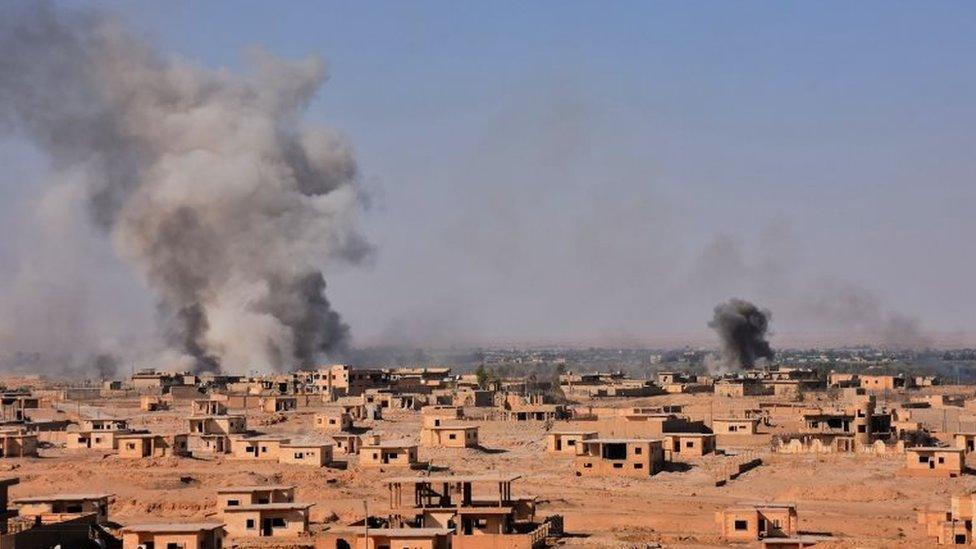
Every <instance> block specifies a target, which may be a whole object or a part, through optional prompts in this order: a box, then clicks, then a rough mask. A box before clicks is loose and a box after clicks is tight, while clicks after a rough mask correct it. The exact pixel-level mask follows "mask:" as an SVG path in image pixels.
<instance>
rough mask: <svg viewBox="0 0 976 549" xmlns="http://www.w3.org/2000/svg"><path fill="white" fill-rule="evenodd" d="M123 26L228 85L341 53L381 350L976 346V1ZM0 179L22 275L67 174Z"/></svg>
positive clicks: (341, 11) (518, 6) (147, 10)
mask: <svg viewBox="0 0 976 549" xmlns="http://www.w3.org/2000/svg"><path fill="white" fill-rule="evenodd" d="M103 5H104V6H106V7H107V8H109V9H112V10H113V11H118V12H119V13H121V14H122V15H123V16H124V17H125V18H128V19H129V20H131V21H132V22H133V23H134V24H135V25H136V26H137V27H138V28H139V29H140V30H141V31H142V32H143V33H144V34H146V35H147V36H149V37H150V39H151V40H153V41H155V42H156V43H157V44H158V45H159V48H160V49H161V50H162V51H164V52H168V53H171V54H172V55H175V56H182V57H185V58H189V59H191V60H194V61H195V62H198V63H201V64H204V65H207V66H222V67H227V68H228V69H229V70H238V69H240V67H241V64H242V57H243V54H244V53H245V52H246V51H247V48H249V47H250V46H253V45H261V46H263V47H264V48H266V49H267V50H269V51H271V52H273V53H276V54H278V55H282V56H285V57H301V56H306V55H310V54H312V55H318V56H322V57H323V58H325V59H326V61H327V65H328V72H329V74H330V81H329V82H328V83H327V84H326V86H325V88H324V89H323V91H322V92H321V93H320V94H319V95H318V96H317V98H316V99H315V101H314V103H313V104H312V105H311V107H310V110H309V116H308V120H309V121H311V122H324V123H327V124H329V125H330V126H332V127H335V128H337V129H339V130H340V131H342V132H343V133H344V134H345V135H346V136H347V137H348V138H349V140H350V141H351V143H352V145H353V146H354V148H355V151H356V156H357V158H358V160H359V163H360V167H361V170H362V174H363V175H362V177H363V184H364V186H365V187H366V188H367V189H368V190H369V192H370V196H371V201H370V206H369V208H368V209H367V211H366V212H365V213H364V215H363V219H362V224H363V226H364V231H365V233H366V234H367V235H368V237H369V238H370V240H371V241H372V242H373V243H374V244H375V246H376V253H375V256H374V257H373V258H372V259H371V261H370V262H369V263H368V264H367V265H366V266H357V267H351V266H345V267H344V266H338V267H337V268H336V270H335V271H334V272H331V273H328V274H329V276H328V283H329V290H328V293H329V296H330V299H332V301H333V303H334V305H335V307H336V309H337V310H339V311H340V312H341V313H342V314H343V316H344V317H345V319H346V320H347V322H348V323H349V324H350V325H351V327H352V331H353V335H354V338H355V341H356V342H357V343H360V344H372V343H387V342H393V343H402V342H406V343H417V344H451V343H458V344H469V343H489V344H490V343H515V342H523V343H580V344H590V343H629V344H641V343H645V344H653V343H661V342H667V343H672V342H681V341H689V342H702V341H704V342H709V341H710V336H709V333H708V328H707V327H706V325H705V324H706V322H707V321H708V319H709V317H710V316H711V308H712V307H713V306H714V305H715V304H716V303H718V302H719V301H722V300H724V299H727V298H729V297H732V296H737V297H742V298H746V299H751V300H754V301H756V302H757V303H759V304H760V305H763V306H766V307H769V308H770V309H771V310H772V312H773V321H772V328H773V330H774V331H775V332H776V335H775V336H774V344H776V343H780V344H785V343H790V342H794V341H796V342H807V341H830V340H833V341H850V340H851V339H864V340H878V339H884V338H886V337H890V336H892V335H898V334H902V333H905V332H907V333H909V335H907V336H906V337H916V336H918V334H917V332H922V333H923V334H925V335H928V336H929V337H930V338H932V339H933V340H934V341H949V340H952V341H953V342H955V341H959V340H961V339H963V338H964V337H967V336H970V335H972V334H976V329H974V321H976V318H974V316H976V315H974V313H973V311H976V292H974V291H973V290H972V286H973V282H974V280H976V258H974V256H973V253H972V244H971V242H970V239H971V238H972V236H973V235H976V216H974V211H976V178H974V176H976V169H974V166H976V101H974V97H976V32H973V30H974V29H976V5H974V4H973V3H971V2H924V3H919V2H914V3H908V2H905V3H902V2H891V1H884V2H856V3H852V2H836V3H834V2H810V3H784V2H633V3H630V2H562V1H560V2H555V1H554V2H512V3H508V2H481V3H475V2H351V1H350V2H341V3H335V2H307V3H306V2H244V1H240V0H235V1H228V2H218V1H208V2H197V1H167V2H156V3H140V2H110V3H106V4H103ZM0 161H2V163H3V165H4V166H5V169H4V170H3V173H2V174H0V192H2V195H0V197H2V204H0V215H2V220H0V234H2V235H6V236H0V277H2V276H13V275H12V274H11V273H14V272H15V271H16V270H17V263H18V262H19V261H22V254H19V253H18V250H22V249H24V248H25V247H27V248H30V247H31V246H32V244H31V243H32V240H33V238H34V235H33V233H32V231H31V230H28V229H26V228H25V227H26V226H27V224H28V223H29V222H30V219H29V218H30V217H32V216H35V215H36V214H24V213H23V212H25V211H31V210H29V209H28V205H29V204H30V202H31V200H33V199H35V198H36V196H38V194H39V192H40V189H41V188H43V176H42V175H40V174H41V173H42V171H43V162H42V161H40V160H38V159H37V158H34V156H33V155H32V154H31V151H30V149H29V148H27V147H25V146H23V145H21V144H18V143H15V142H12V141H5V142H2V143H0ZM25 217H26V218H28V219H25ZM35 220H36V219H35ZM62 252H64V251H63V250H55V251H52V252H51V253H62ZM73 252H74V253H77V255H78V256H79V258H78V261H79V262H83V263H85V264H86V265H87V266H84V267H79V271H85V272H88V273H90V272H91V265H92V264H95V265H96V266H97V267H96V274H95V275H90V277H91V278H92V279H93V280H92V284H93V289H92V291H93V292H96V291H97V292H101V293H104V294H106V295H111V294H113V293H114V292H118V296H121V297H119V298H117V299H112V298H109V299H110V301H112V302H114V305H113V306H115V307H120V308H122V309H125V311H126V313H125V314H126V315H140V314H141V315H143V317H144V319H145V321H146V322H145V326H151V324H152V307H151V300H150V299H149V298H147V297H145V296H144V295H142V294H141V293H140V289H139V283H138V282H136V281H135V280H134V275H130V274H128V270H127V267H126V266H125V265H123V264H122V263H121V262H118V261H111V259H110V257H111V254H110V253H107V252H106V251H105V250H100V249H94V250H90V251H84V252H78V250H74V251H73ZM93 257H94V258H98V260H97V261H96V260H94V259H93ZM100 265H104V276H101V275H99V274H97V273H98V272H99V271H98V270H99V269H102V267H100ZM129 279H133V280H129ZM106 281H107V282H106ZM99 303H102V302H101V301H99ZM92 306H93V307H95V305H92ZM99 306H103V305H99ZM103 316H104V314H103ZM129 324H130V327H131V326H132V325H138V323H129ZM69 325H70V324H69ZM916 328H917V329H916ZM968 341H970V342H972V341H974V339H973V338H968Z"/></svg>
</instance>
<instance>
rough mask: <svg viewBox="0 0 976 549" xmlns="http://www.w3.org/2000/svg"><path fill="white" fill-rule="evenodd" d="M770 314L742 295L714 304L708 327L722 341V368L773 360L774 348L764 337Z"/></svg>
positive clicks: (752, 364) (746, 366)
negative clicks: (744, 298) (761, 360)
mask: <svg viewBox="0 0 976 549" xmlns="http://www.w3.org/2000/svg"><path fill="white" fill-rule="evenodd" d="M771 318H772V314H771V313H770V312H769V311H767V310H764V309H760V308H758V307H756V306H755V305H753V304H752V303H749V302H748V301H745V300H742V299H735V298H733V299H730V300H728V301H727V302H725V303H721V304H719V305H716V306H715V312H714V316H713V317H712V320H711V322H709V323H708V327H709V328H711V329H713V330H715V333H717V334H718V337H719V339H720V341H721V344H722V348H721V351H720V359H721V366H722V367H724V369H726V370H729V369H739V368H752V367H753V366H755V364H756V361H757V360H759V359H761V358H764V359H767V360H772V358H773V349H772V348H771V347H770V346H769V342H768V341H766V331H767V330H768V329H769V320H770V319H771Z"/></svg>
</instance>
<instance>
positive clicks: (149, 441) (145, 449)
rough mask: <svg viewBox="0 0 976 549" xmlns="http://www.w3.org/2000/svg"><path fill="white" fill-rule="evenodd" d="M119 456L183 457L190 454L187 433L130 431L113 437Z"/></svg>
mask: <svg viewBox="0 0 976 549" xmlns="http://www.w3.org/2000/svg"><path fill="white" fill-rule="evenodd" d="M115 439H116V443H117V445H118V448H119V457H120V458H128V459H139V458H147V457H166V456H177V457H183V456H188V455H190V449H189V435H187V434H173V435H162V434H154V433H132V434H126V435H117V436H116V437H115Z"/></svg>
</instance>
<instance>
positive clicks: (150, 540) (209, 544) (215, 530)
mask: <svg viewBox="0 0 976 549" xmlns="http://www.w3.org/2000/svg"><path fill="white" fill-rule="evenodd" d="M226 534H227V532H226V531H225V530H224V524H223V523H220V522H169V523H157V524H130V525H128V526H125V527H123V528H122V548H123V549H148V548H156V549H163V548H166V549H172V548H179V549H221V548H222V547H223V542H224V537H225V536H226Z"/></svg>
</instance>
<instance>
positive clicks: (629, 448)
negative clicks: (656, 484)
mask: <svg viewBox="0 0 976 549" xmlns="http://www.w3.org/2000/svg"><path fill="white" fill-rule="evenodd" d="M574 465H575V469H576V475H577V476H584V475H585V476H626V477H647V476H650V475H653V474H656V473H657V472H659V471H660V470H661V469H663V468H664V445H663V443H662V441H661V440H660V439H599V438H596V439H589V440H583V441H580V443H579V445H578V446H577V454H576V460H575V463H574Z"/></svg>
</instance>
